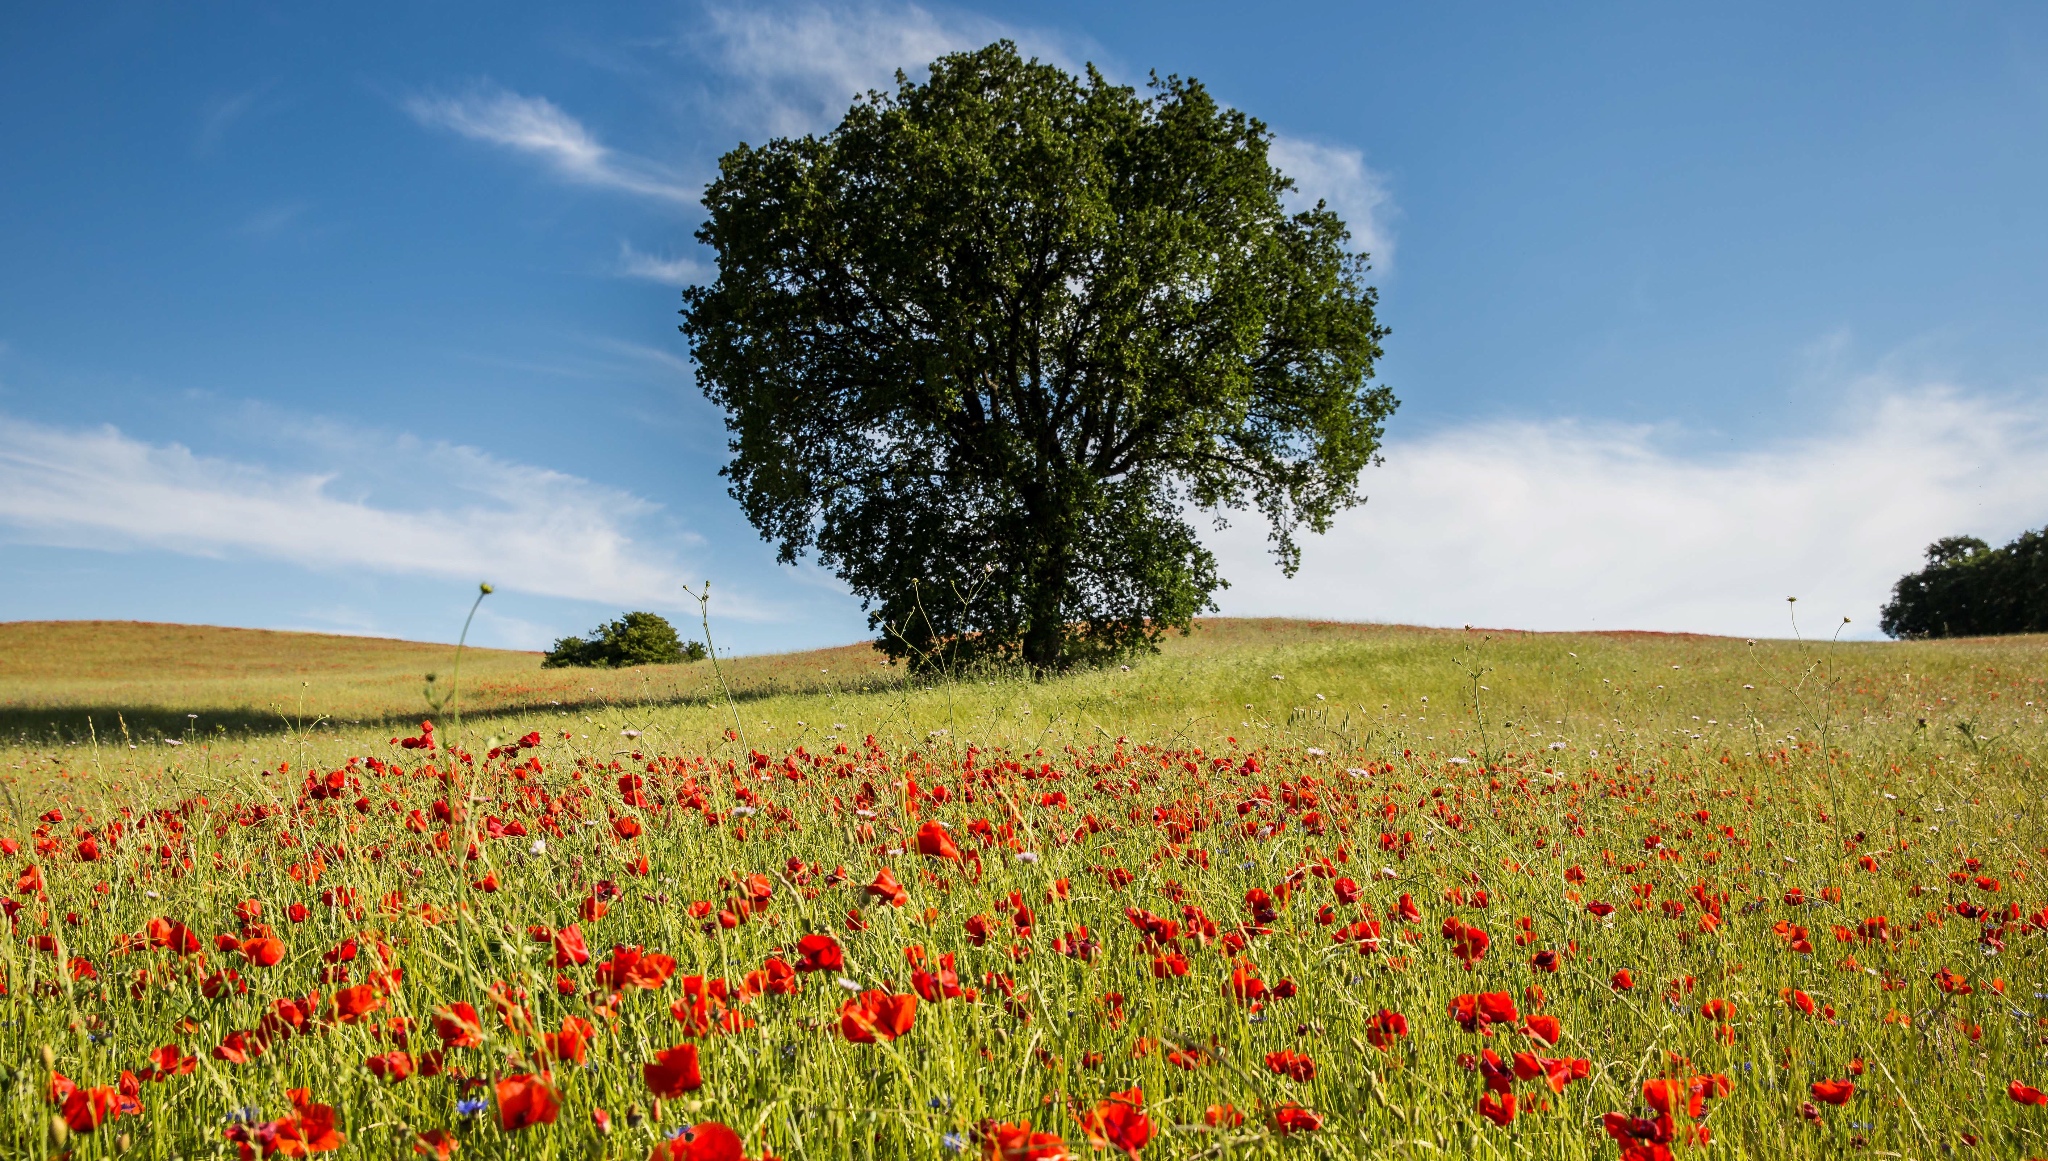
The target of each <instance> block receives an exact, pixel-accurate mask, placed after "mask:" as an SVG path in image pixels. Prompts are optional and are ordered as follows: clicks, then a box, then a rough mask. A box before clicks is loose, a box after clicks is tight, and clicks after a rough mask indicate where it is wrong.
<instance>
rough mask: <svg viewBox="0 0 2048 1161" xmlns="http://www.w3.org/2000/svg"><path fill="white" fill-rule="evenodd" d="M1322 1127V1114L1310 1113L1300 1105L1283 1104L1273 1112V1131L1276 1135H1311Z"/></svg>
mask: <svg viewBox="0 0 2048 1161" xmlns="http://www.w3.org/2000/svg"><path fill="white" fill-rule="evenodd" d="M1322 1127H1323V1118H1322V1114H1320V1113H1313V1112H1310V1111H1309V1110H1307V1109H1305V1108H1302V1107H1301V1106H1300V1105H1296V1104H1284V1105H1281V1106H1280V1107H1279V1108H1277V1109H1274V1110H1273V1131H1274V1132H1276V1133H1280V1134H1283V1135H1285V1134H1287V1133H1313V1132H1315V1131H1316V1130H1317V1129H1320V1128H1322Z"/></svg>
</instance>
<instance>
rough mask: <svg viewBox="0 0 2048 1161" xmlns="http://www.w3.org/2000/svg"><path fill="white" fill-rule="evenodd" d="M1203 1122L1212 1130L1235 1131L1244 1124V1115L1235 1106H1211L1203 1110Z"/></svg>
mask: <svg viewBox="0 0 2048 1161" xmlns="http://www.w3.org/2000/svg"><path fill="white" fill-rule="evenodd" d="M1202 1120H1204V1121H1205V1122H1207V1123H1208V1125H1209V1127H1210V1128H1212V1129H1235V1128H1237V1127H1238V1126H1239V1125H1242V1124H1244V1114H1243V1113H1241V1112H1238V1111H1237V1107H1236V1106H1235V1105H1210V1106H1209V1107H1208V1108H1206V1109H1204V1110H1202Z"/></svg>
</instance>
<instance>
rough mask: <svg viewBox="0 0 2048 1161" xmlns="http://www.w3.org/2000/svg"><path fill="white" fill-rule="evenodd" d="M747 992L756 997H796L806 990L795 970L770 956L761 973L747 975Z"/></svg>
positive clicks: (754, 972)
mask: <svg viewBox="0 0 2048 1161" xmlns="http://www.w3.org/2000/svg"><path fill="white" fill-rule="evenodd" d="M747 990H748V991H749V992H751V993H753V994H755V995H763V994H765V995H770V996H794V995H796V994H798V993H800V992H802V991H803V990H804V985H803V981H801V980H799V979H797V978H796V969H795V968H793V967H791V966H789V964H788V963H786V962H784V961H783V960H781V959H779V958H777V957H775V956H770V957H768V960H767V962H766V963H763V964H762V965H761V968H760V970H759V971H751V972H748V973H747Z"/></svg>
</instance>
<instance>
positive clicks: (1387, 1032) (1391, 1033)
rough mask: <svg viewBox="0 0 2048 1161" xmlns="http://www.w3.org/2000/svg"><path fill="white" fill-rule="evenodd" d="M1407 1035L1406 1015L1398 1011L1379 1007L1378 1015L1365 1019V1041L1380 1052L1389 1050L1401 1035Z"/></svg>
mask: <svg viewBox="0 0 2048 1161" xmlns="http://www.w3.org/2000/svg"><path fill="white" fill-rule="evenodd" d="M1406 1035H1408V1017H1406V1016H1403V1015H1402V1014H1401V1013H1399V1012H1390V1011H1388V1010H1387V1009H1385V1008H1381V1009H1380V1011H1379V1015H1377V1016H1374V1017H1372V1018H1371V1019H1369V1020H1367V1021H1366V1025H1365V1042H1366V1043H1367V1044H1370V1045H1372V1046H1373V1047H1374V1048H1377V1049H1379V1050H1380V1051H1381V1052H1387V1051H1390V1050H1391V1049H1392V1048H1393V1047H1394V1045H1395V1043H1396V1042H1398V1041H1399V1040H1400V1039H1401V1037H1403V1036H1406Z"/></svg>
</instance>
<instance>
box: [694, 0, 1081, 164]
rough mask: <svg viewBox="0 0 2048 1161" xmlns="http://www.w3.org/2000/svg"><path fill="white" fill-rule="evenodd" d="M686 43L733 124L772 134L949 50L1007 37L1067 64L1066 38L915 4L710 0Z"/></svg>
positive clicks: (794, 128) (913, 72)
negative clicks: (715, 83) (732, 0)
mask: <svg viewBox="0 0 2048 1161" xmlns="http://www.w3.org/2000/svg"><path fill="white" fill-rule="evenodd" d="M704 17H705V23H704V25H703V26H702V27H701V28H700V29H698V30H697V31H696V32H695V33H694V34H693V35H692V36H690V37H689V38H688V41H687V43H688V44H689V47H690V49H691V51H692V52H693V54H694V55H696V56H697V57H698V58H699V59H702V60H705V61H707V62H709V63H710V64H711V65H712V67H713V68H715V69H716V70H717V71H718V72H720V73H721V74H723V78H724V82H725V83H724V85H723V86H722V88H721V91H720V96H719V97H718V99H717V103H718V104H719V105H720V106H721V107H722V108H723V109H724V111H725V113H726V115H727V116H728V117H729V118H730V119H731V120H733V121H734V122H735V123H738V124H741V125H745V126H748V127H750V128H758V129H762V130H765V131H767V132H769V133H772V134H776V135H778V136H786V135H790V134H797V133H811V132H818V131H822V130H824V129H828V128H830V127H831V126H833V125H834V124H837V123H838V121H839V119H840V118H841V117H843V116H845V115H846V110H847V107H848V106H849V105H851V104H852V103H853V101H854V99H855V98H856V97H858V96H860V95H861V94H862V93H865V92H867V91H869V90H870V89H892V88H894V87H895V83H896V82H895V77H896V70H898V69H902V70H903V71H904V72H905V73H906V74H908V75H910V76H913V77H914V76H918V75H920V74H921V73H922V71H923V70H924V69H925V68H926V67H927V66H929V65H930V64H931V62H932V61H933V60H935V59H937V58H939V57H941V56H944V55H946V54H947V53H949V52H960V51H963V50H968V49H976V48H980V47H982V46H983V45H986V44H989V43H991V42H993V41H997V40H1002V39H1005V38H1007V39H1009V40H1012V41H1015V42H1016V43H1017V46H1018V48H1019V49H1020V50H1021V51H1023V52H1024V54H1025V55H1026V56H1037V57H1039V58H1040V59H1043V60H1047V61H1051V62H1053V63H1055V64H1058V65H1060V66H1062V67H1064V68H1067V69H1074V68H1078V67H1079V65H1080V61H1081V56H1080V55H1079V54H1078V53H1077V51H1076V50H1077V45H1076V44H1075V43H1074V41H1073V40H1072V38H1069V37H1065V36H1062V35H1060V34H1058V33H1054V32H1049V31H1046V30H1043V29H1036V28H1026V27H1019V26H1017V25H1013V24H1009V23H1006V22H1004V21H1000V20H994V19H990V18H989V17H985V16H981V15H978V14H975V13H971V12H961V11H958V10H954V9H946V8H939V9H932V8H925V7H922V6H920V5H917V4H882V3H865V4H841V5H826V4H767V5H761V4H754V5H739V4H726V3H721V4H710V5H707V6H706V7H705V9H704Z"/></svg>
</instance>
